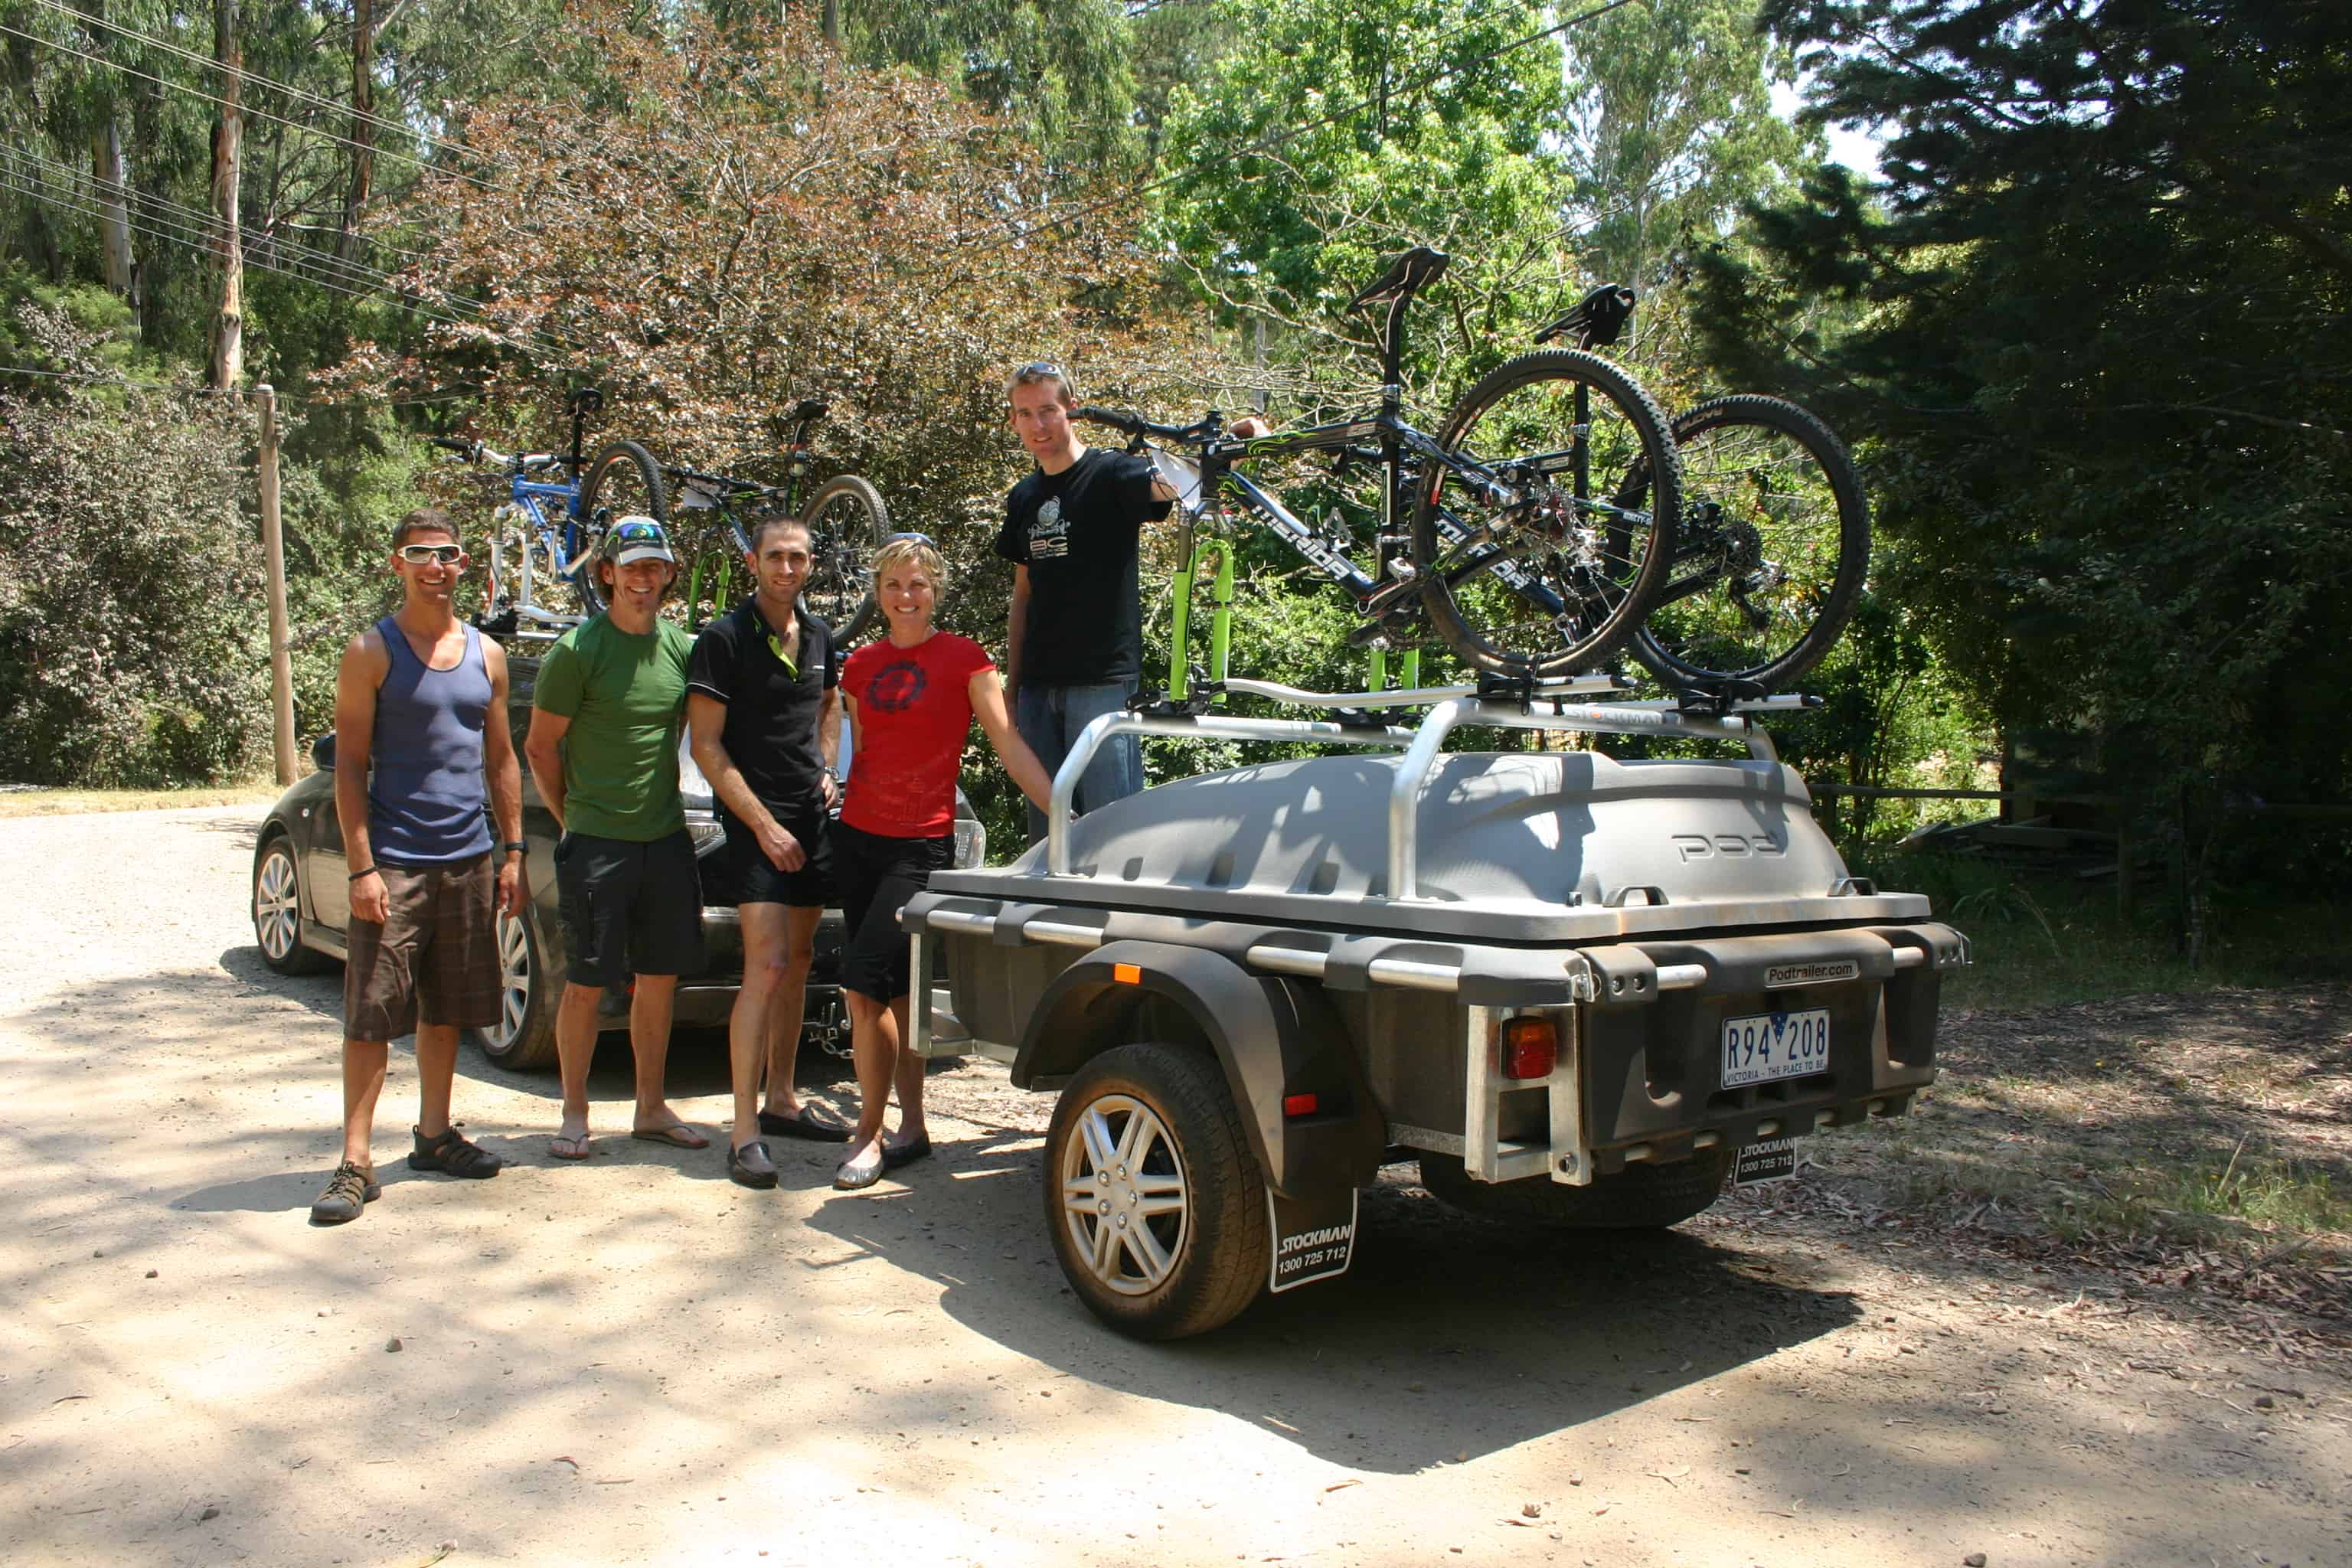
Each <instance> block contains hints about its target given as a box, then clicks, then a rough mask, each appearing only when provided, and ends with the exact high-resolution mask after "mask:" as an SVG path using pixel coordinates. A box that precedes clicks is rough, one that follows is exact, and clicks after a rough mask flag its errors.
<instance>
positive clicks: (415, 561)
mask: <svg viewBox="0 0 2352 1568" xmlns="http://www.w3.org/2000/svg"><path fill="white" fill-rule="evenodd" d="M400 558H401V559H402V560H403V561H405V562H407V563H409V564H410V565H411V566H422V565H424V564H425V563H427V562H431V561H437V562H439V563H441V564H442V565H444V566H455V565H456V564H457V563H458V562H460V561H463V560H464V559H465V558H466V547H465V546H464V545H462V544H404V545H402V546H401V547H400Z"/></svg>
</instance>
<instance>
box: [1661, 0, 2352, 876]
mask: <svg viewBox="0 0 2352 1568" xmlns="http://www.w3.org/2000/svg"><path fill="white" fill-rule="evenodd" d="M1766 16H1767V18H1768V20H1769V21H1770V22H1771V23H1772V24H1773V26H1776V27H1777V28H1778V29H1779V30H1780V33H1781V35H1782V36H1783V37H1785V38H1787V39H1789V40H1790V42H1792V43H1793V44H1794V45H1796V46H1797V47H1799V49H1800V51H1801V55H1800V58H1801V63H1803V64H1806V65H1807V66H1809V67H1810V68H1812V69H1814V70H1815V71H1817V72H1818V73H1819V76H1818V80H1819V83H1820V87H1819V89H1818V96H1817V97H1816V99H1815V100H1814V103H1813V112H1814V113H1815V114H1816V115H1817V116H1819V117H1821V118H1824V119H1833V120H1840V121H1864V122H1876V123H1884V124H1886V125H1888V126H1890V127H1891V128H1892V130H1893V134H1892V135H1891V136H1890V137H1889V138H1888V140H1887V142H1886V144H1885V155H1884V162H1883V167H1884V169H1885V174H1886V184H1885V186H1884V187H1883V188H1881V189H1879V190H1876V191H1866V190H1864V189H1863V188H1861V187H1860V186H1858V185H1857V184H1855V183H1854V182H1853V180H1852V179H1851V178H1850V177H1849V176H1847V175H1846V174H1844V173H1843V171H1835V170H1828V169H1824V170H1823V171H1822V172H1821V174H1819V175H1817V176H1816V177H1814V178H1812V179H1811V180H1809V181H1808V182H1807V183H1806V184H1805V186H1804V189H1803V191H1802V193H1801V199H1799V200H1797V201H1794V202H1791V203H1788V204H1785V205H1778V206H1773V207H1770V208H1769V209H1764V210H1759V211H1758V212H1757V213H1756V214H1755V215H1754V221H1753V226H1752V228H1751V230H1750V231H1749V234H1748V239H1749V240H1751V241H1752V243H1753V247H1754V248H1753V249H1752V250H1748V251H1740V250H1736V249H1733V248H1731V247H1725V248H1723V249H1720V250H1717V251H1716V252H1713V253H1712V254H1709V255H1707V256H1706V257H1704V258H1702V264H1701V274H1702V286H1703V292H1704V297H1705V302H1706V310H1705V311H1704V318H1705V325H1706V330H1707V333H1708V343H1709V347H1710V351H1711V357H1712V358H1713V359H1714V360H1715V361H1716V363H1717V365H1718V366H1719V367H1720V368H1721V369H1722V370H1723V372H1724V373H1725V374H1727V375H1728V376H1730V377H1732V378H1734V379H1736V380H1738V381H1739V382H1742V383H1744V384H1751V385H1759V386H1765V387H1770V388H1775V389H1780V390H1786V391H1788V392H1790V395H1795V396H1797V397H1799V398H1800V399H1801V400H1803V401H1806V402H1808V403H1810V404H1812V405H1815V406H1816V407H1818V408H1819V409H1820V410H1821V411H1822V412H1823V413H1824V414H1826V415H1828V416H1830V417H1831V419H1832V423H1833V424H1835V425H1837V426H1839V427H1840V428H1841V429H1843V431H1844V432H1845V433H1846V435H1847V436H1848V437H1849V438H1850V439H1853V440H1854V441H1855V443H1856V445H1857V446H1858V447H1859V448H1860V452H1861V455H1862V458H1863V460H1864V466H1865V468H1866V471H1867V472H1868V474H1869V475H1870V477H1871V479H1872V480H1873V482H1874V490H1875V494H1876V499H1877V518H1878V522H1879V525H1880V527H1881V530H1882V531H1883V532H1884V534H1885V535H1886V536H1887V537H1889V538H1890V539H1892V540H1894V541H1895V542H1900V543H1904V544H1907V545H1908V546H1909V547H1910V549H1911V551H1912V552H1913V554H1914V557H1915V558H1916V561H1917V562H1918V563H1920V565H1921V567H1922V568H1923V569H1921V570H1918V571H1916V572H1914V573H1912V574H1909V575H1907V576H1906V578H1905V580H1904V583H1903V586H1902V592H1903V595H1904V596H1905V598H1906V602H1907V603H1908V604H1909V605H1911V607H1912V613H1914V614H1915V615H1916V616H1919V617H1921V619H1922V622H1923V625H1924V626H1925V628H1926V630H1927V635H1928V636H1929V637H1930V638H1931V640H1932V643H1933V647H1934V649H1935V651H1936V653H1937V656H1938V657H1939V658H1941V659H1942V660H1943V661H1944V663H1945V665H1946V667H1947V668H1948V669H1949V670H1950V671H1951V672H1952V673H1953V675H1954V677H1955V679H1958V680H1959V681H1961V682H1962V683H1964V685H1965V686H1966V688H1967V690H1968V693H1969V697H1970V699H1971V700H1973V701H1974V702H1976V703H1977V704H1979V705H1980V706H1981V707H1982V708H1983V709H1985V710H1988V711H1989V713H1990V716H1991V717H1992V718H1993V719H1994V720H1996V721H1998V722H1999V723H2000V725H2001V726H2002V727H2003V729H2004V730H2006V731H2011V733H2015V734H2020V735H2023V734H2025V733H2026V732H2028V731H2032V732H2033V733H2032V739H2033V741H2034V742H2035V750H2036V751H2037V752H2039V753H2040V754H2041V755H2042V757H2043V758H2045V759H2047V760H2048V761H2049V762H2050V763H2053V764H2058V765H2063V766H2066V767H2069V768H2073V769H2075V770H2078V771H2080V772H2082V773H2087V774H2094V775H2095V776H2097V777H2100V778H2102V779H2104V780H2105V781H2106V783H2107V785H2108V787H2109V788H2110V789H2111V790H2113V791H2116V792H2119V793H2124V794H2126V795H2135V796H2137V797H2138V799H2139V800H2140V801H2141V802H2143V803H2144V806H2143V809H2145V810H2148V811H2153V812H2158V813H2161V814H2162V815H2163V816H2166V817H2168V818H2169V819H2170V821H2171V823H2172V825H2173V831H2175V832H2176V833H2178V834H2179V835H2181V836H2182V837H2185V838H2186V839H2187V840H2188V841H2189V860H2190V862H2191V864H2192V866H2201V865H2203V864H2204V863H2205V861H2206V857H2207V848H2208V847H2209V845H2210V838H2211V837H2212V834H2213V832H2214V829H2215V826H2216V824H2217V823H2218V822H2219V820H2220V813H2221V808H2222V807H2223V806H2224V805H2225V804H2226V803H2227V802H2228V800H2229V799H2230V798H2231V796H2233V795H2252V794H2261V795H2267V796H2269V797H2270V798H2273V799H2279V798H2286V799H2292V800H2326V799H2340V798H2341V795H2342V790H2343V781H2344V778H2345V772H2346V763H2347V760H2352V759H2347V731H2348V730H2352V726H2347V721H2352V707H2347V700H2346V697H2345V695H2344V692H2343V690H2342V689H2341V688H2340V686H2338V685H2336V684H2335V683H2331V682H2328V681H2326V680H2325V679H2314V677H2315V673H2316V669H2315V664H2316V661H2318V660H2320V659H2323V658H2325V656H2326V653H2327V651H2329V650H2332V649H2335V648H2338V647H2344V646H2346V644H2347V639H2352V611H2347V604H2352V599H2347V595H2346V593H2345V588H2346V586H2347V575H2352V568H2347V564H2346V560H2345V557H2344V554H2343V552H2341V551H2340V550H2339V549H2338V548H2336V541H2337V540H2338V539H2339V538H2340V537H2341V536H2342V533H2343V531H2344V529H2345V525H2346V522H2347V507H2346V503H2345V500H2344V498H2345V496H2346V494H2347V489H2352V439H2347V431H2352V381H2347V378H2346V376H2345V375H2344V374H2343V372H2344V369H2345V367H2346V366H2347V364H2352V310H2347V305H2352V207H2347V204H2346V202H2345V200H2344V189H2343V180H2342V171H2343V170H2344V168H2346V167H2347V165H2352V122H2347V121H2346V119H2345V117H2344V115H2343V112H2342V107H2341V104H2342V85H2343V82H2344V80H2345V79H2346V71H2347V66H2352V30H2347V27H2346V26H2344V17H2343V15H2342V10H2341V7H2337V6H2329V5H2319V4H2315V3H2309V0H2261V3H2256V4H2229V5H2224V4H2220V3H2218V0H2150V3H2148V4H2144V5H2132V6H2116V5H2093V4H2090V3H2088V0H2028V3H2018V0H1934V3H1929V0H1900V3H1898V0H1776V3H1774V4H1772V5H1768V6H1767V8H1766ZM1824 297H1826V298H1829V299H1831V300H1837V301H1841V302H1843V304H1844V305H1846V306H1847V307H1848V309H1849V310H1850V312H1851V314H1850V316H1849V318H1848V320H1849V322H1850V324H1849V325H1847V326H1846V327H1845V329H1844V330H1843V331H1825V330H1823V329H1822V325H1821V324H1820V322H1819V321H1818V319H1817V311H1816V302H1817V301H1818V300H1821V299H1822V298H1824ZM2192 880H2193V878H2192Z"/></svg>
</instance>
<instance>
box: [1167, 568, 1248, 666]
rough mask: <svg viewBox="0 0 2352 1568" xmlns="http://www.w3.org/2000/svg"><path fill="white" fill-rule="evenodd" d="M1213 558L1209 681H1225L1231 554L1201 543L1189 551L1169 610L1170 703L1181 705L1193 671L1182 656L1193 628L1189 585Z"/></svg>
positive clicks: (1230, 621)
mask: <svg viewBox="0 0 2352 1568" xmlns="http://www.w3.org/2000/svg"><path fill="white" fill-rule="evenodd" d="M1212 557H1213V558H1214V559H1215V561H1216V563H1217V574H1216V578H1215V581H1214V582H1213V584H1211V586H1210V589H1209V679H1210V681H1211V682H1212V683H1213V684H1219V685H1222V684H1223V681H1224V679H1225V666H1226V660H1227V658H1228V656H1229V653H1230V651H1231V647H1232V637H1233V623H1234V552H1233V546H1232V545H1231V544H1230V543H1229V542H1227V541H1225V540H1223V539H1203V540H1202V541H1201V542H1199V543H1197V544H1195V545H1194V546H1193V547H1192V554H1191V556H1190V557H1189V558H1188V559H1187V561H1186V563H1185V566H1184V574H1183V575H1182V576H1181V577H1180V578H1179V579H1178V580H1177V583H1176V600H1175V603H1174V605H1172V606H1171V610H1170V624H1169V628H1168V696H1169V700H1171V701H1175V702H1181V701H1183V700H1184V698H1185V694H1186V692H1187V691H1188V690H1189V689H1190V687H1191V680H1192V671H1191V668H1190V667H1189V666H1188V665H1187V664H1186V662H1185V659H1184V655H1185V653H1186V652H1187V651H1188V649H1189V647H1190V642H1191V634H1192V584H1193V583H1194V582H1195V581H1196V580H1197V579H1198V578H1199V577H1200V575H1201V568H1202V566H1203V565H1205V564H1206V563H1208V561H1209V560H1210V559H1211V558H1212Z"/></svg>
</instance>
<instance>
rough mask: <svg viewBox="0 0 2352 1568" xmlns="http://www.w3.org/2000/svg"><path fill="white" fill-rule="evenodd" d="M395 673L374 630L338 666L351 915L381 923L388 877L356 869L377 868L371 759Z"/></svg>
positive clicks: (338, 752)
mask: <svg viewBox="0 0 2352 1568" xmlns="http://www.w3.org/2000/svg"><path fill="white" fill-rule="evenodd" d="M391 672H392V656H391V654H390V653H389V652H388V651H387V650H386V649H385V647H384V646H383V637H379V636H378V635H377V634H376V633H375V632H374V631H373V630H369V631H364V632H362V633H361V634H360V635H359V636H357V637H353V638H352V640H351V641H350V642H349V643H347V644H345V645H344V647H343V658H342V662H341V664H340V665H339V666H337V667H336V669H335V818H336V821H337V822H338V823H339V824H340V825H341V827H342V830H343V859H344V860H345V862H346V863H347V864H348V865H349V867H350V868H351V870H352V872H353V873H354V876H353V878H352V918H354V919H356V920H363V921H371V922H373V923H374V924H376V925H382V924H383V918H384V912H385V911H384V894H383V879H381V878H378V877H371V876H360V875H357V874H356V873H360V872H365V871H371V870H373V868H374V867H375V846H374V845H373V844H372V843H371V842H369V837H368V810H367V783H368V763H369V761H370V759H371V758H372V757H373V755H374V750H375V694H376V689H377V688H378V687H380V686H382V685H383V678H384V677H385V676H386V675H388V674H390V673H391Z"/></svg>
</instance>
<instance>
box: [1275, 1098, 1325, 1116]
mask: <svg viewBox="0 0 2352 1568" xmlns="http://www.w3.org/2000/svg"><path fill="white" fill-rule="evenodd" d="M1322 1103H1323V1102H1322V1101H1321V1100H1318V1099H1317V1098H1316V1097H1315V1096H1314V1095H1311V1094H1286V1095H1284V1096H1283V1097H1282V1113H1283V1114H1284V1115H1285V1116H1312V1115H1314V1114H1315V1112H1316V1110H1318V1108H1319V1107H1320V1106H1321V1105H1322Z"/></svg>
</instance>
